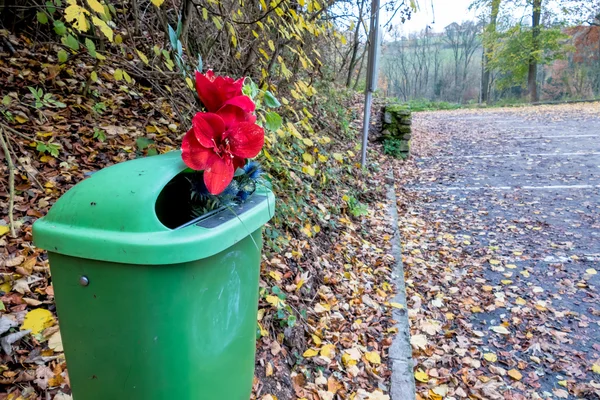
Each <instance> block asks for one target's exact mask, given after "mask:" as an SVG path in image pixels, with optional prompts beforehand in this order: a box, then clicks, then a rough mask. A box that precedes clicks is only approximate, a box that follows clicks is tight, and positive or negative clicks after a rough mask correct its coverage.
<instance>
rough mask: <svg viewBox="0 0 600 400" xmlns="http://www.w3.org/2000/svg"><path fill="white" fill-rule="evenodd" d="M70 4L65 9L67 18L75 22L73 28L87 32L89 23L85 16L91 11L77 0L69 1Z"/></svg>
mask: <svg viewBox="0 0 600 400" xmlns="http://www.w3.org/2000/svg"><path fill="white" fill-rule="evenodd" d="M69 4H70V6H69V7H67V8H66V9H65V20H66V21H67V22H71V23H72V24H73V28H75V29H77V30H78V31H80V32H87V31H88V29H89V24H88V21H87V19H86V18H85V15H86V14H89V13H90V12H89V11H88V10H86V9H85V8H83V7H80V6H78V5H77V3H76V2H75V1H71V2H69ZM73 21H74V22H73Z"/></svg>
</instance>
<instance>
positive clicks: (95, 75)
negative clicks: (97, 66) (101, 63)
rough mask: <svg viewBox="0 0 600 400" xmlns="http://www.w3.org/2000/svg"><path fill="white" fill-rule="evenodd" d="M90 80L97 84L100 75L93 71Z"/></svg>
mask: <svg viewBox="0 0 600 400" xmlns="http://www.w3.org/2000/svg"><path fill="white" fill-rule="evenodd" d="M90 79H91V81H92V82H96V81H97V80H98V73H97V72H96V71H92V73H91V74H90Z"/></svg>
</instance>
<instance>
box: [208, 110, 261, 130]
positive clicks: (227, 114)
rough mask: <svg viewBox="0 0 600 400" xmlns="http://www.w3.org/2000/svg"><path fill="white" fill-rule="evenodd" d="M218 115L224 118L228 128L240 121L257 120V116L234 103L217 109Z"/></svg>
mask: <svg viewBox="0 0 600 400" xmlns="http://www.w3.org/2000/svg"><path fill="white" fill-rule="evenodd" d="M217 115H218V116H220V117H221V118H223V122H225V127H226V129H228V128H230V127H232V126H233V125H236V124H238V123H240V122H252V123H254V122H256V116H255V115H253V114H251V113H249V112H245V111H244V110H243V109H241V108H240V107H238V106H235V105H233V104H226V105H224V106H223V107H221V108H220V109H219V111H217Z"/></svg>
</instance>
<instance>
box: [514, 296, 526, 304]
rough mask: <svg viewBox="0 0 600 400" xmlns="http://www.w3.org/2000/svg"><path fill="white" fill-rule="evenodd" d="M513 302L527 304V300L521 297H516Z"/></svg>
mask: <svg viewBox="0 0 600 400" xmlns="http://www.w3.org/2000/svg"><path fill="white" fill-rule="evenodd" d="M515 303H517V304H518V305H520V306H524V305H525V304H527V301H525V299H524V298H522V297H517V299H516V300H515Z"/></svg>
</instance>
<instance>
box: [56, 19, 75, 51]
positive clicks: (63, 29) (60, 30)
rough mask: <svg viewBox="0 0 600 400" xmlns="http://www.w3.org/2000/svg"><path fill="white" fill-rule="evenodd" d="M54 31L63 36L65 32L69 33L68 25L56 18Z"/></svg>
mask: <svg viewBox="0 0 600 400" xmlns="http://www.w3.org/2000/svg"><path fill="white" fill-rule="evenodd" d="M54 32H56V34H57V35H59V36H63V35H64V34H65V33H67V27H66V26H65V24H64V23H63V22H62V21H58V20H56V21H54ZM69 47H71V46H69Z"/></svg>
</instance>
